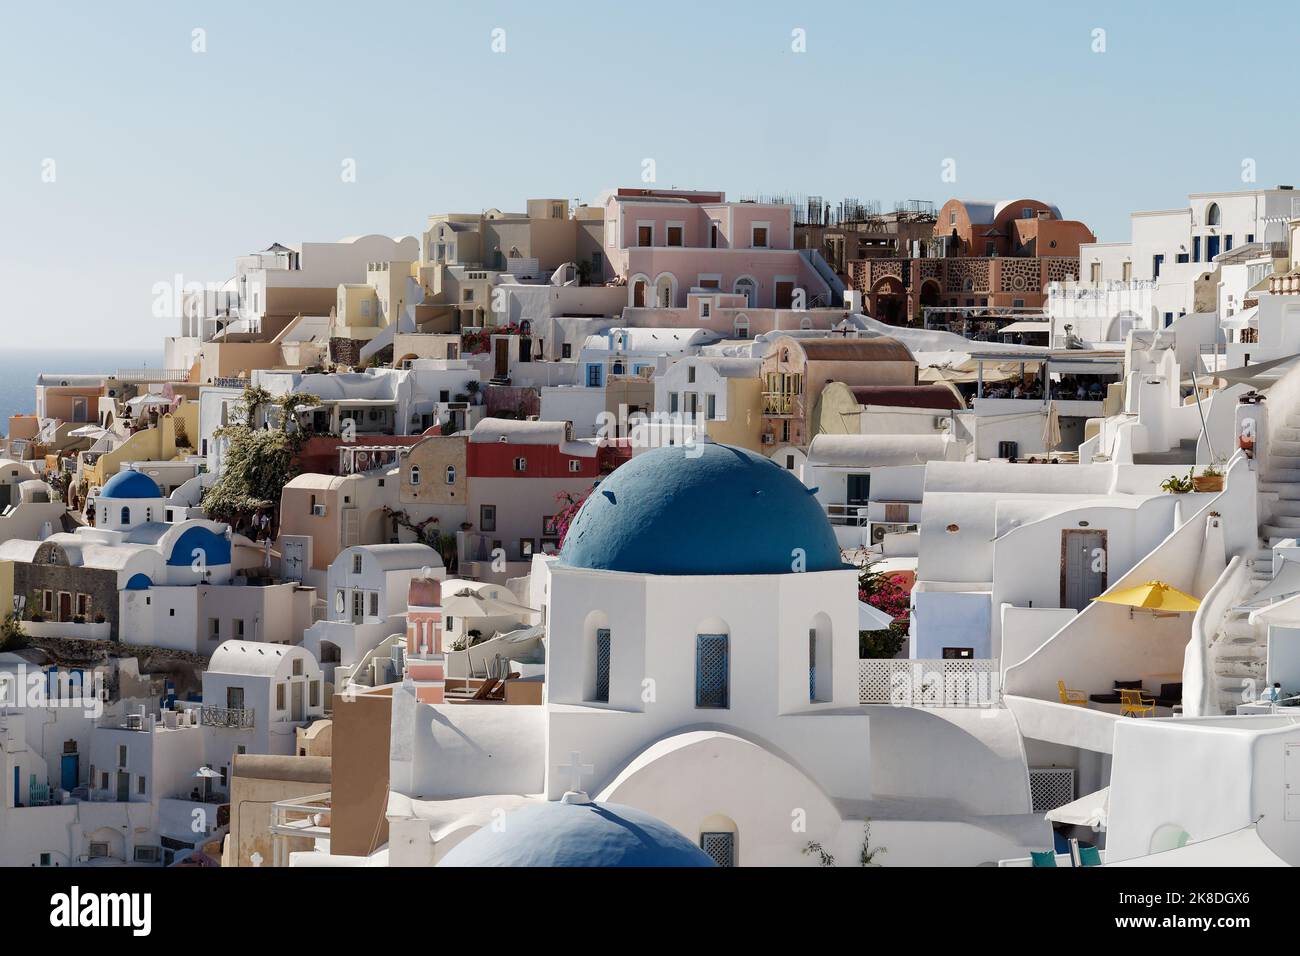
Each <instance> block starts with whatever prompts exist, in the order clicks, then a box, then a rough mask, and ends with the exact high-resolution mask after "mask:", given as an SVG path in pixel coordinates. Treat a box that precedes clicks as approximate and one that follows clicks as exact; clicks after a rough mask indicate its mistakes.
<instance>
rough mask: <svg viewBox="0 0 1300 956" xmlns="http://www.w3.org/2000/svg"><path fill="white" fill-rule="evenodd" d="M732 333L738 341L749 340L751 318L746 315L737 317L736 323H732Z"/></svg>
mask: <svg viewBox="0 0 1300 956" xmlns="http://www.w3.org/2000/svg"><path fill="white" fill-rule="evenodd" d="M732 332H733V334H734V335H735V337H736V338H738V339H747V338H749V317H748V316H745V315H738V316H736V321H735V322H733V323H732Z"/></svg>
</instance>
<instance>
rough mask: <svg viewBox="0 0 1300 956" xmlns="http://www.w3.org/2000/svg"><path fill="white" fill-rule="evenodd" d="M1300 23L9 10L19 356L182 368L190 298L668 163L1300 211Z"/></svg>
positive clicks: (642, 8) (725, 171)
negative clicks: (1221, 195) (1288, 187)
mask: <svg viewBox="0 0 1300 956" xmlns="http://www.w3.org/2000/svg"><path fill="white" fill-rule="evenodd" d="M1297 25H1300V6H1297V5H1296V4H1295V3H1293V2H1256V3H1252V4H1249V5H1247V4H1241V5H1233V4H1221V3H1208V2H1199V0H1197V2H1179V3H1159V4H1157V3H1154V2H1142V3H1137V2H1133V0H1126V2H1117V3H1107V2H1088V3H1064V2H1056V0H1053V2H1047V0H1040V2H1036V3H1029V2H1025V3H1021V2H1008V0H1000V2H998V3H973V2H960V3H959V2H951V3H949V2H934V0H932V2H928V3H908V2H894V3H883V2H875V0H853V2H847V0H845V2H837V3H827V2H815V0H801V2H792V0H786V2H765V0H745V2H734V3H732V2H710V3H704V2H700V0H693V2H675V0H673V2H651V0H636V2H630V0H629V2H622V0H620V2H616V3H591V2H584V3H576V2H574V3H569V2H563V3H561V2H544V3H543V2H520V3H493V2H473V3H456V4H450V3H433V2H420V3H414V2H413V3H389V2H383V0H369V2H365V3H334V2H312V3H299V2H291V0H277V2H265V0H259V2H242V0H222V2H219V3H218V2H209V3H199V2H186V3H174V2H165V3H164V2H146V0H132V2H121V3H105V2H102V0H94V2H64V3H53V2H42V3H21V4H19V3H14V2H10V3H7V4H6V8H5V11H4V20H3V26H2V27H0V91H2V92H0V130H3V131H4V135H3V140H2V141H0V142H2V145H0V225H2V226H3V229H2V230H0V280H2V281H3V283H4V288H5V290H6V293H7V294H6V296H5V298H4V302H5V306H6V308H7V309H8V314H7V315H5V316H4V317H3V319H0V321H3V327H2V328H3V330H4V331H5V332H8V331H9V330H10V329H12V328H14V327H16V326H18V323H19V322H21V327H22V329H23V333H22V335H21V337H20V341H19V342H17V343H16V342H14V340H13V339H11V338H9V337H8V336H6V337H5V338H3V339H0V348H3V347H6V346H11V345H14V344H21V345H22V346H24V347H53V346H59V345H61V344H66V343H75V344H76V345H78V346H80V347H97V346H102V347H106V348H107V347H132V348H136V347H160V337H161V336H163V335H166V334H174V326H175V323H174V322H173V321H172V320H171V319H163V318H156V317H154V316H153V315H152V314H151V308H152V305H153V287H154V284H155V283H158V282H161V281H170V280H171V279H172V277H173V276H174V275H175V274H177V273H179V274H181V275H182V276H183V277H184V280H185V281H199V282H206V281H220V280H221V279H224V278H226V277H227V276H228V275H229V274H230V273H231V272H232V271H233V260H234V257H235V256H237V255H240V254H243V253H246V252H251V251H253V250H255V249H260V248H264V247H265V246H267V245H269V244H270V243H271V242H273V241H277V240H278V241H283V242H299V241H302V240H333V239H338V238H342V237H343V236H347V235H355V234H358V233H367V232H382V233H388V234H392V235H402V234H414V233H417V232H418V231H419V229H420V228H421V226H422V224H423V222H424V219H425V217H426V216H427V215H428V214H429V213H433V212H444V211H460V212H472V211H477V210H479V209H483V208H487V207H489V206H497V207H500V208H504V209H511V210H521V209H522V208H523V204H524V201H525V200H526V199H527V198H528V197H530V196H537V197H542V196H554V197H570V198H579V197H580V198H582V199H583V200H588V199H592V198H594V197H595V196H596V195H597V194H598V193H599V192H600V191H601V190H602V189H606V188H609V187H613V186H617V185H635V184H637V183H639V182H640V176H641V169H642V161H643V160H644V159H646V158H651V159H653V160H654V161H655V164H656V170H657V181H658V184H659V185H662V186H679V187H712V188H721V189H725V190H726V191H727V192H728V193H729V194H730V195H731V196H732V197H733V198H735V197H738V196H740V195H742V194H745V193H751V192H768V193H771V192H786V193H807V194H820V195H822V196H824V197H825V198H826V199H827V200H828V201H831V202H832V203H833V202H836V201H838V200H839V199H841V198H843V197H845V196H854V197H858V198H860V199H879V200H881V201H882V202H883V203H884V204H885V205H886V206H887V207H888V206H889V205H890V204H892V202H893V201H895V200H900V199H927V200H932V201H934V202H935V203H936V204H938V203H942V202H943V201H944V200H946V199H948V198H950V197H952V196H962V197H968V198H983V199H998V198H1014V197H1020V196H1031V197H1036V198H1041V199H1044V200H1047V201H1050V202H1055V203H1057V204H1058V205H1059V206H1060V207H1061V209H1062V212H1063V213H1064V215H1065V216H1067V217H1069V218H1078V219H1082V220H1084V221H1085V222H1087V223H1088V224H1089V225H1090V226H1091V227H1092V228H1093V230H1094V232H1096V233H1097V234H1098V237H1099V238H1101V239H1103V240H1119V239H1124V238H1126V237H1127V233H1128V218H1127V217H1128V214H1129V212H1131V211H1133V210H1135V209H1159V208H1168V207H1173V206H1179V205H1182V204H1183V203H1184V202H1185V197H1186V194H1187V193H1188V192H1190V191H1200V190H1218V189H1223V190H1228V189H1241V188H1247V186H1246V184H1243V182H1242V171H1241V170H1242V161H1243V160H1245V159H1252V160H1254V162H1255V164H1256V169H1257V185H1274V184H1277V183H1296V185H1300V166H1298V164H1297V162H1296V160H1295V158H1294V157H1295V156H1296V154H1297V145H1298V143H1297V140H1298V139H1300V125H1298V124H1297V123H1296V121H1295V120H1296V117H1295V113H1294V109H1293V107H1292V105H1291V104H1290V102H1289V98H1290V95H1291V92H1292V90H1293V82H1292V77H1293V74H1294V69H1295V37H1296V35H1297V29H1296V28H1297ZM196 29H201V30H203V31H205V33H204V35H203V41H204V43H205V45H206V51H205V52H201V53H196V52H194V51H193V46H194V45H195V40H194V32H193V31H195V30H196ZM497 29H500V30H504V31H505V32H504V45H505V49H504V52H494V50H493V31H494V30H497ZM796 29H798V30H803V31H805V32H804V36H805V37H806V41H805V42H806V50H805V51H804V52H794V50H792V43H794V42H795V40H794V39H792V31H794V30H796ZM1098 29H1101V30H1104V31H1105V36H1104V42H1105V51H1104V52H1094V47H1096V46H1097V45H1098V43H1097V40H1096V38H1095V34H1094V31H1095V30H1098ZM497 36H498V40H497V46H498V47H500V45H501V44H500V39H501V37H500V35H499V34H498V35H497ZM348 159H351V160H354V161H355V164H356V181H355V182H343V180H342V176H341V172H342V169H343V163H344V161H345V160H348ZM948 159H951V160H954V161H955V172H956V182H945V181H944V180H943V179H942V174H943V171H944V161H945V160H948ZM49 160H53V166H52V167H51V166H50V165H49V163H48V161H49ZM51 170H52V172H53V182H46V181H43V180H44V179H46V178H49V173H50V172H51Z"/></svg>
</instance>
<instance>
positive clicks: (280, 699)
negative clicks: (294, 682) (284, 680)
mask: <svg viewBox="0 0 1300 956" xmlns="http://www.w3.org/2000/svg"><path fill="white" fill-rule="evenodd" d="M275 709H276V710H284V685H283V684H276V685H275Z"/></svg>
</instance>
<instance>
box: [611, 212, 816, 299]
mask: <svg viewBox="0 0 1300 956" xmlns="http://www.w3.org/2000/svg"><path fill="white" fill-rule="evenodd" d="M605 254H606V256H607V257H608V258H609V263H610V266H611V267H612V269H613V271H614V272H615V273H616V274H617V275H619V276H621V277H623V278H624V279H626V280H627V286H628V299H627V304H628V306H629V307H631V308H645V307H659V308H684V307H686V305H687V296H688V295H689V294H690V292H691V290H693V289H705V290H714V291H717V292H725V293H734V294H737V295H741V296H744V301H745V304H746V305H747V306H748V307H750V308H772V309H789V308H791V307H792V306H797V305H800V299H799V295H798V292H799V290H802V293H803V299H802V304H803V305H805V306H807V307H812V306H817V305H821V306H829V305H838V304H839V303H837V302H833V301H832V297H833V293H832V290H831V285H830V283H829V281H828V278H827V277H833V273H831V271H830V269H829V267H828V266H827V265H826V263H825V262H824V261H823V260H822V259H821V257H820V255H819V254H818V253H817V252H816V251H815V250H802V251H801V250H798V249H795V248H794V207H793V206H790V205H785V204H778V203H752V202H727V201H726V196H725V195H724V194H723V193H721V192H689V191H685V190H676V189H620V190H618V191H617V192H616V193H615V194H614V195H613V196H611V197H610V198H609V201H608V202H607V203H606V205H605Z"/></svg>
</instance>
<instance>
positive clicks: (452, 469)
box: [445, 465, 456, 485]
mask: <svg viewBox="0 0 1300 956" xmlns="http://www.w3.org/2000/svg"><path fill="white" fill-rule="evenodd" d="M445 478H446V482H447V484H449V485H454V484H455V483H456V466H455V465H448V466H447V469H446V475H445Z"/></svg>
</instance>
